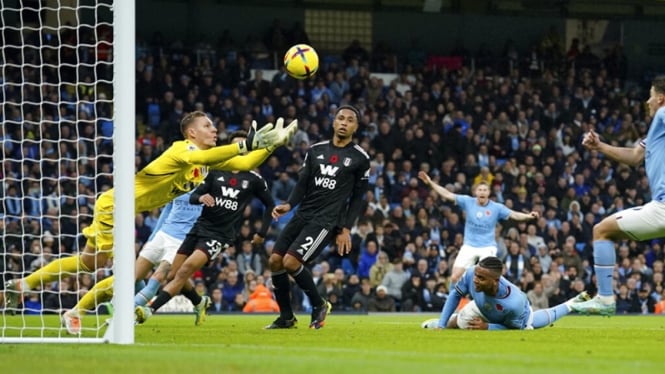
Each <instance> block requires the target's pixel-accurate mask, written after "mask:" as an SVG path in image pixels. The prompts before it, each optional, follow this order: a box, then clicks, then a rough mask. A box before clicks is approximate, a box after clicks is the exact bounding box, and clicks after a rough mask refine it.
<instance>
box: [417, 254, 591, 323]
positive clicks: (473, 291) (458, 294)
mask: <svg viewBox="0 0 665 374" xmlns="http://www.w3.org/2000/svg"><path fill="white" fill-rule="evenodd" d="M502 272H503V263H502V262H501V260H500V259H499V258H498V257H494V256H490V257H485V258H484V259H482V260H480V262H479V263H478V265H475V266H472V267H470V268H469V269H467V270H466V272H465V273H464V275H463V276H462V278H461V279H460V280H459V282H457V284H456V285H455V289H454V290H452V291H451V292H450V295H448V299H447V300H446V303H445V304H444V305H443V309H442V311H441V317H440V318H434V319H430V320H427V321H425V322H423V324H422V327H423V328H430V329H446V328H447V329H468V330H506V329H516V330H531V329H538V328H541V327H545V326H549V325H551V324H552V323H554V321H556V320H558V319H560V318H561V317H563V316H565V315H568V313H570V312H571V311H572V305H573V304H575V303H579V302H583V301H586V300H588V299H589V295H588V294H587V293H586V292H582V293H580V294H579V295H577V296H576V297H574V298H572V299H570V300H568V301H566V302H565V303H563V304H559V305H557V306H554V307H552V308H548V309H541V310H537V311H533V310H532V309H531V304H530V303H529V299H527V297H526V294H524V292H522V291H521V290H520V289H519V287H517V286H516V285H514V284H512V283H510V281H509V280H507V279H506V278H504V277H503V276H501V274H502ZM465 296H471V298H472V300H471V301H469V302H468V303H467V304H466V305H465V306H464V307H463V308H462V309H461V310H460V311H459V312H458V313H454V312H455V309H456V308H457V306H458V305H459V302H460V301H461V300H462V298H463V297H465Z"/></svg>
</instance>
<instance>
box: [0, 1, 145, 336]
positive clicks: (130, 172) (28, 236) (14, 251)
mask: <svg viewBox="0 0 665 374" xmlns="http://www.w3.org/2000/svg"><path fill="white" fill-rule="evenodd" d="M135 18H136V15H135V2H134V0H0V34H1V35H0V36H1V37H2V46H1V47H0V48H1V54H0V78H1V79H2V91H1V92H0V121H2V123H1V124H0V126H1V129H0V151H1V152H2V156H3V157H2V162H1V163H0V177H1V179H0V183H1V185H2V190H0V209H1V210H0V231H1V233H2V234H1V235H2V236H1V238H0V272H1V275H2V279H1V280H2V282H0V284H4V282H5V281H7V280H9V279H16V278H20V277H24V276H26V275H28V274H30V273H31V272H33V271H34V270H35V269H37V268H40V267H41V266H43V265H44V264H45V263H47V262H48V261H49V260H51V259H54V258H58V257H60V256H69V255H71V254H76V252H77V251H78V250H79V249H82V246H83V245H84V243H85V240H84V239H82V237H81V234H80V229H81V228H82V227H85V225H86V223H89V221H90V220H91V218H92V207H93V205H94V201H95V198H96V196H98V195H99V193H101V192H103V191H104V189H105V188H108V187H111V185H112V187H113V188H115V202H116V203H115V209H116V210H115V212H114V219H115V228H114V237H115V248H118V250H116V251H115V258H114V262H113V265H112V267H111V268H110V269H100V270H98V271H96V272H94V273H88V274H85V273H82V272H80V273H77V274H73V275H72V276H71V277H67V278H68V279H69V282H72V283H75V284H74V285H73V286H72V287H70V288H65V286H62V284H65V283H67V282H59V283H55V282H54V285H50V287H51V288H49V289H47V287H46V286H45V287H44V289H42V290H37V291H33V292H30V293H28V294H24V295H23V302H22V304H21V307H20V308H12V309H10V308H5V306H4V301H3V302H2V303H1V304H0V343H73V344H81V343H107V342H108V343H116V344H133V343H134V312H133V309H134V308H133V304H134V302H133V300H134V299H133V294H134V292H133V291H134V172H135V165H134V164H135V159H134V155H135V144H136V140H135V127H136V126H135V103H134V101H135V76H134V75H135V73H134V70H135V69H134V68H135V29H136V26H135ZM111 157H112V158H111ZM111 168H112V169H111ZM111 170H112V175H111ZM104 182H107V183H106V184H104ZM82 191H83V192H82ZM72 226H73V228H74V229H73V230H71V228H72ZM49 228H50V229H49ZM111 272H112V273H113V274H114V275H115V283H114V289H115V291H116V292H114V298H113V302H112V303H113V306H114V311H115V312H114V314H113V316H112V317H109V316H108V315H100V314H97V312H94V313H92V312H91V313H90V314H88V315H87V316H86V317H85V318H83V326H84V327H83V329H82V334H81V335H78V336H71V335H67V333H66V331H65V329H64V328H63V327H62V326H61V325H60V319H59V315H58V314H59V313H61V312H62V310H63V309H64V308H60V307H54V308H51V309H48V307H47V303H46V302H45V300H46V298H50V301H52V303H50V304H48V305H56V306H61V305H65V303H66V302H65V301H66V300H65V299H66V298H69V300H70V301H71V300H72V298H73V300H74V301H76V300H78V299H79V298H80V296H81V292H79V289H77V288H76V287H77V286H76V285H79V287H80V285H82V284H83V283H82V282H81V279H82V278H86V279H88V278H89V279H92V282H93V283H94V279H95V278H97V277H98V276H100V275H101V274H104V275H108V274H110V273H111ZM87 286H88V285H86V287H87ZM3 291H4V290H3ZM31 302H34V304H32V303H31ZM49 314H50V315H49Z"/></svg>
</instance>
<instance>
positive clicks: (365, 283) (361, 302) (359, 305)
mask: <svg viewBox="0 0 665 374" xmlns="http://www.w3.org/2000/svg"><path fill="white" fill-rule="evenodd" d="M373 296H374V295H373V293H372V285H371V284H370V282H369V279H368V278H361V279H360V290H358V291H357V292H356V293H355V294H354V295H353V297H352V298H351V307H352V310H353V311H356V312H367V311H368V310H369V302H370V299H371V298H372V297H373Z"/></svg>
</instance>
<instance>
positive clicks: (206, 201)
mask: <svg viewBox="0 0 665 374" xmlns="http://www.w3.org/2000/svg"><path fill="white" fill-rule="evenodd" d="M199 202H200V203H201V204H203V205H205V206H207V207H213V206H215V198H214V197H212V195H211V194H209V193H207V194H205V195H201V197H199Z"/></svg>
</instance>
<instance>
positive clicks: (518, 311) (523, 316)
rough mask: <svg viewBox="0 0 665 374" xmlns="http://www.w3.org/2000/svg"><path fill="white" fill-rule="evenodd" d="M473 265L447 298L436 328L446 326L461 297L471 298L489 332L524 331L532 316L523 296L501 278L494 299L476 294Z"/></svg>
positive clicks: (518, 290)
mask: <svg viewBox="0 0 665 374" xmlns="http://www.w3.org/2000/svg"><path fill="white" fill-rule="evenodd" d="M476 266H477V265H476ZM476 266H472V267H470V268H468V269H466V272H465V273H464V275H463V276H462V278H461V279H460V280H459V282H457V284H456V285H455V289H454V290H453V291H452V292H450V295H448V299H447V300H446V303H445V304H444V305H443V309H442V310H441V318H440V319H439V327H441V328H444V327H445V325H446V324H447V323H448V319H450V316H451V315H452V314H453V313H454V312H455V309H456V308H457V305H458V304H459V302H460V300H461V299H462V297H464V296H467V295H470V296H471V298H472V299H473V300H474V301H475V303H476V305H477V306H478V309H480V312H481V313H482V314H483V316H485V320H487V322H488V324H489V329H490V330H504V329H519V330H521V329H524V328H525V327H526V326H527V322H528V321H529V316H530V315H531V308H530V304H529V300H528V299H527V297H526V294H524V292H522V291H521V290H520V289H519V288H518V287H517V286H515V285H514V284H512V283H510V281H508V280H507V279H506V278H504V277H501V278H500V279H499V292H497V294H496V296H489V295H487V294H485V293H483V292H477V291H476V288H475V287H474V285H473V274H474V270H475V269H476Z"/></svg>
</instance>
